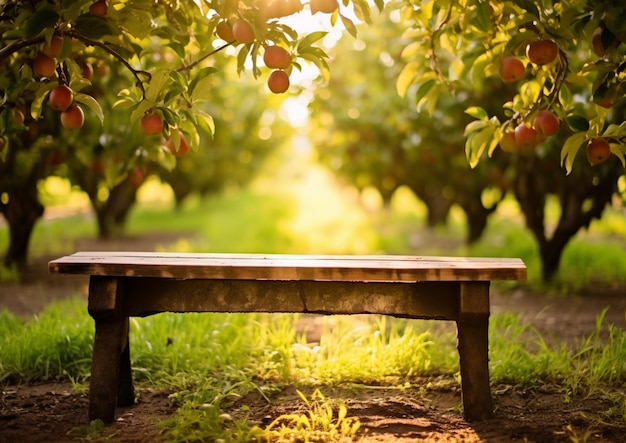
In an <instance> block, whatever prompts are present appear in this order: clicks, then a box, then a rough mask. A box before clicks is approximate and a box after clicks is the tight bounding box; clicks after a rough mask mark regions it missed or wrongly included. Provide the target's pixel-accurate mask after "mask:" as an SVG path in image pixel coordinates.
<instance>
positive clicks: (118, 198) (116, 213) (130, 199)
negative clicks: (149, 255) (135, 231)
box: [94, 180, 137, 239]
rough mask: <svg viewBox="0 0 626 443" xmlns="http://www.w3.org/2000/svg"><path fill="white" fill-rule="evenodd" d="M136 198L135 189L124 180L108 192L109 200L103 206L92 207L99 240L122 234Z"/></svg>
mask: <svg viewBox="0 0 626 443" xmlns="http://www.w3.org/2000/svg"><path fill="white" fill-rule="evenodd" d="M136 196H137V189H136V188H134V187H133V186H131V185H130V183H128V180H124V181H122V182H120V183H118V184H117V185H115V186H114V187H113V188H112V189H111V190H110V191H109V198H108V199H107V201H106V202H104V204H102V205H96V206H94V209H95V211H96V214H97V218H98V236H99V237H100V238H101V239H108V238H112V237H116V236H119V235H121V234H122V233H123V232H124V228H125V226H126V220H127V219H128V214H129V212H130V208H131V207H132V206H133V204H134V203H135V198H136Z"/></svg>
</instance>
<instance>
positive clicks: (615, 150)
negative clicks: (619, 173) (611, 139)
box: [609, 143, 626, 168]
mask: <svg viewBox="0 0 626 443" xmlns="http://www.w3.org/2000/svg"><path fill="white" fill-rule="evenodd" d="M609 146H610V147H611V153H612V154H613V155H615V156H616V157H617V158H619V159H620V161H621V162H622V167H624V168H626V159H625V158H624V153H623V152H622V147H621V145H618V144H617V143H609Z"/></svg>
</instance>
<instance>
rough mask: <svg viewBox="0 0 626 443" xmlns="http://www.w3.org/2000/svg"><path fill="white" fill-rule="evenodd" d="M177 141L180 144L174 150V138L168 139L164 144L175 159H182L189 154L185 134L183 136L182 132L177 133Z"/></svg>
mask: <svg viewBox="0 0 626 443" xmlns="http://www.w3.org/2000/svg"><path fill="white" fill-rule="evenodd" d="M178 140H179V142H180V144H179V145H178V149H176V142H175V140H174V137H170V138H169V139H168V140H167V141H166V142H165V146H166V147H167V149H169V151H170V152H171V153H172V154H174V155H175V156H176V157H184V156H185V155H187V153H188V152H189V143H188V142H187V139H186V138H185V134H183V132H182V131H178Z"/></svg>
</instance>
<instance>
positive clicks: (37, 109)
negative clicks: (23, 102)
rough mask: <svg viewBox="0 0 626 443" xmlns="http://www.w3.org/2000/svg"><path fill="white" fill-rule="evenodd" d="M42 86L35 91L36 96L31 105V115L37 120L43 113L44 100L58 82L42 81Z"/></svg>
mask: <svg viewBox="0 0 626 443" xmlns="http://www.w3.org/2000/svg"><path fill="white" fill-rule="evenodd" d="M40 85H41V86H39V88H38V89H37V92H36V93H35V98H34V99H33V102H32V103H31V105H30V116H31V117H32V118H34V119H35V120H37V119H38V118H39V116H40V115H41V109H42V108H43V101H44V100H45V99H46V97H47V96H48V93H49V92H50V90H51V89H52V88H54V87H55V86H57V85H58V83H57V82H50V83H40Z"/></svg>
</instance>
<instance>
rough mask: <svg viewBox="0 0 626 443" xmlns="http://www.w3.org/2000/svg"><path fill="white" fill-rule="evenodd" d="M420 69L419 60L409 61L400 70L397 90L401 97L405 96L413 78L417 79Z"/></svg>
mask: <svg viewBox="0 0 626 443" xmlns="http://www.w3.org/2000/svg"><path fill="white" fill-rule="evenodd" d="M418 69H419V64H418V63H417V62H410V63H407V64H406V66H404V68H403V69H402V71H401V72H400V75H399V76H398V79H397V80H396V91H397V92H398V95H400V97H404V96H405V95H406V92H407V90H408V89H409V86H411V84H412V83H413V80H414V79H415V75H416V74H417V70H418Z"/></svg>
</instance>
